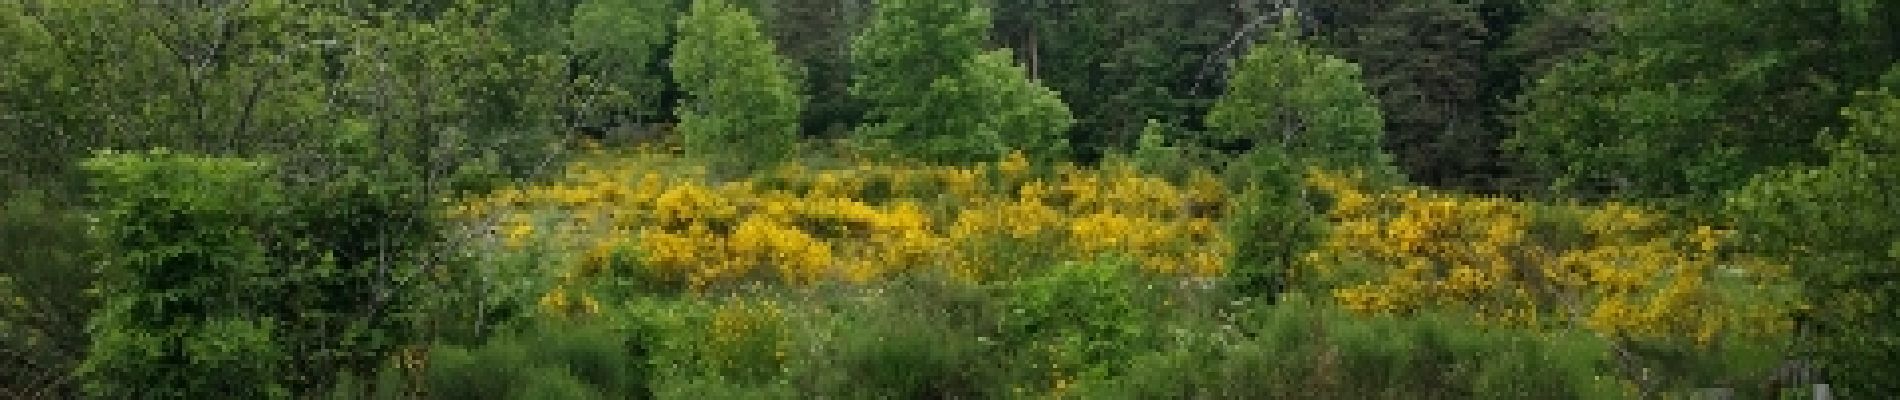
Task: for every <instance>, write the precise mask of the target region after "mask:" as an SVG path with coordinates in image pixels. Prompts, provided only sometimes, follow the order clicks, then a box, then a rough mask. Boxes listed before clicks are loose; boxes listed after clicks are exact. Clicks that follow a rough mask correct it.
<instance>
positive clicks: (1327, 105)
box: [1207, 30, 1392, 175]
mask: <svg viewBox="0 0 1900 400" xmlns="http://www.w3.org/2000/svg"><path fill="white" fill-rule="evenodd" d="M1207 125H1208V126H1209V127H1212V128H1214V129H1215V130H1216V131H1217V132H1220V133H1222V134H1224V135H1226V136H1227V137H1228V138H1230V139H1235V140H1245V141H1250V142H1252V143H1253V145H1254V147H1255V148H1276V149H1280V150H1281V151H1284V152H1285V153H1286V154H1287V155H1288V156H1289V157H1290V158H1291V159H1292V161H1293V162H1294V163H1296V164H1306V165H1311V166H1317V167H1322V168H1329V169H1335V170H1348V169H1358V170H1366V171H1368V172H1371V173H1377V174H1384V175H1390V174H1391V173H1392V172H1391V169H1392V167H1391V161H1390V157H1389V156H1387V155H1386V154H1385V152H1384V149H1382V148H1381V146H1380V145H1379V143H1380V141H1381V133H1382V132H1383V128H1384V124H1383V120H1382V119H1381V117H1380V114H1379V107H1378V103H1377V101H1376V100H1374V99H1373V98H1372V95H1371V94H1368V93H1367V92H1366V89H1365V85H1364V84H1363V83H1361V82H1360V80H1359V67H1358V66H1356V65H1354V64H1352V63H1351V62H1348V61H1346V60H1343V59H1340V58H1338V57H1334V56H1330V55H1326V54H1322V53H1320V52H1318V51H1316V50H1314V49H1312V48H1311V47H1308V46H1307V45H1306V44H1304V43H1301V42H1300V41H1298V40H1297V39H1295V38H1294V37H1293V33H1292V32H1289V31H1286V30H1281V31H1277V33H1276V34H1275V35H1274V37H1273V38H1272V39H1270V40H1268V41H1267V42H1265V43H1262V44H1260V45H1257V46H1254V48H1253V49H1252V50H1251V51H1249V52H1248V53H1247V56H1246V57H1245V58H1243V59H1242V60H1241V61H1240V65H1239V66H1237V67H1236V68H1235V69H1234V74H1233V76H1232V77H1230V78H1229V79H1228V82H1227V94H1225V95H1222V96H1221V98H1220V100H1219V101H1217V102H1216V103H1214V107H1213V109H1212V110H1210V111H1208V114H1207Z"/></svg>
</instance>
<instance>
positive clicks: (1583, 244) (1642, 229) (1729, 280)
mask: <svg viewBox="0 0 1900 400" xmlns="http://www.w3.org/2000/svg"><path fill="white" fill-rule="evenodd" d="M1309 179H1311V180H1312V183H1313V185H1314V186H1316V187H1318V188H1319V189H1320V190H1322V191H1324V192H1326V194H1327V196H1329V197H1331V198H1333V199H1334V201H1333V204H1334V205H1333V207H1331V209H1330V210H1328V212H1327V217H1328V218H1329V219H1331V220H1333V221H1336V222H1335V226H1334V228H1333V229H1332V231H1331V232H1329V233H1328V234H1327V235H1326V237H1325V239H1324V240H1323V242H1322V243H1321V245H1320V246H1319V248H1318V249H1316V250H1315V251H1314V252H1312V253H1310V254H1308V255H1307V258H1308V261H1309V262H1312V263H1313V264H1311V265H1312V268H1314V269H1313V270H1311V271H1310V272H1308V273H1310V274H1312V275H1311V276H1310V277H1309V278H1308V279H1312V280H1315V281H1317V282H1332V283H1334V284H1338V285H1341V286H1339V287H1337V288H1336V289H1335V290H1334V291H1333V292H1332V294H1333V296H1334V298H1336V299H1337V300H1338V301H1339V302H1340V304H1342V305H1344V306H1345V307H1346V308H1347V309H1350V310H1354V311H1357V312H1364V313H1372V314H1401V315H1402V314H1409V313H1412V312H1417V311H1420V310H1433V309H1439V310H1456V311H1457V312H1465V313H1469V314H1470V315H1473V316H1475V317H1477V318H1478V319H1480V320H1485V321H1492V322H1496V323H1502V324H1504V325H1513V326H1529V327H1540V326H1570V327H1578V328H1588V329H1591V330H1594V331H1596V332H1599V333H1601V334H1604V335H1609V336H1615V337H1632V338H1639V339H1668V340H1693V342H1694V343H1699V344H1703V345H1707V344H1710V343H1713V341H1715V340H1716V339H1718V338H1723V337H1726V336H1728V335H1739V336H1743V337H1774V336H1775V335H1783V334H1786V333H1787V332H1788V330H1789V328H1790V326H1789V323H1790V321H1789V320H1788V317H1787V313H1788V312H1789V311H1790V309H1789V307H1788V306H1789V304H1788V303H1787V301H1788V300H1790V299H1787V298H1786V296H1778V295H1777V294H1778V292H1782V291H1785V290H1781V289H1779V288H1783V287H1785V286H1786V283H1787V282H1786V280H1785V278H1784V277H1785V272H1784V271H1783V269H1784V268H1783V267H1782V266H1780V265H1777V264H1775V263H1772V262H1768V261H1767V260H1762V259H1759V258H1758V257H1753V256H1751V255H1748V254H1745V253H1739V252H1736V251H1734V247H1733V246H1734V241H1733V238H1732V236H1733V233H1732V232H1731V231H1725V230H1718V229H1715V228H1712V227H1708V226H1697V227H1694V228H1693V229H1677V228H1674V227H1673V226H1672V224H1670V222H1669V221H1667V220H1666V219H1665V217H1664V216H1663V215H1662V214H1661V213H1659V212H1657V211H1654V210H1649V209H1644V208H1640V207H1637V206H1631V205H1626V204H1619V203H1607V204H1603V205H1600V206H1560V205H1540V204H1536V203H1526V202H1519V201H1512V200H1508V199H1504V198H1498V197H1466V196H1458V195H1450V194H1442V193H1435V192H1431V191H1426V190H1419V189H1408V188H1399V189H1396V190H1393V191H1390V192H1383V193H1381V192H1371V191H1368V190H1367V189H1365V188H1364V187H1361V186H1359V184H1358V183H1356V182H1355V181H1353V180H1352V179H1351V178H1349V177H1347V176H1341V175H1338V174H1332V173H1325V172H1313V173H1311V174H1310V175H1309Z"/></svg>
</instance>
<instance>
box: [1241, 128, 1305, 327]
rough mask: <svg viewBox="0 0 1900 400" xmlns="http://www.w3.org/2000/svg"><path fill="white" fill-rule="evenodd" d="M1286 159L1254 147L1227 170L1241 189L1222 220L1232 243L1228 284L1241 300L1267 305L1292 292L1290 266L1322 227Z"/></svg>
mask: <svg viewBox="0 0 1900 400" xmlns="http://www.w3.org/2000/svg"><path fill="white" fill-rule="evenodd" d="M1288 158H1289V157H1288V156H1287V155H1286V153H1285V152H1284V151H1282V150H1280V149H1277V148H1265V149H1256V150H1254V151H1252V152H1250V153H1248V154H1247V155H1246V156H1244V158H1243V159H1242V160H1240V162H1239V163H1237V164H1238V165H1233V166H1229V167H1228V169H1229V170H1230V171H1233V172H1230V175H1238V176H1239V178H1238V179H1237V180H1238V181H1240V182H1243V183H1238V184H1239V185H1245V186H1243V188H1242V189H1241V191H1240V194H1238V195H1236V196H1234V199H1233V200H1232V204H1231V205H1229V207H1230V208H1231V209H1232V210H1233V211H1232V212H1230V215H1229V216H1228V217H1227V221H1226V225H1227V226H1226V231H1227V235H1228V237H1230V238H1232V239H1231V240H1230V241H1231V242H1232V243H1233V253H1232V255H1231V256H1230V257H1228V259H1227V271H1228V278H1227V283H1228V285H1229V286H1230V288H1231V289H1232V290H1234V291H1235V292H1236V293H1237V294H1239V295H1241V296H1245V297H1258V298H1264V299H1267V300H1268V301H1269V302H1271V301H1272V300H1274V299H1275V298H1276V297H1277V296H1279V295H1280V294H1281V293H1283V292H1286V291H1288V290H1290V289H1292V284H1293V274H1294V270H1295V269H1296V264H1295V263H1296V262H1298V261H1299V259H1300V255H1302V254H1305V253H1306V252H1307V251H1310V250H1312V248H1313V247H1314V246H1315V245H1317V244H1318V242H1319V239H1320V234H1321V233H1322V232H1323V229H1324V228H1325V226H1324V225H1323V222H1324V221H1322V219H1321V215H1320V209H1319V208H1318V206H1317V205H1315V204H1314V203H1315V200H1316V199H1313V198H1312V197H1313V196H1311V195H1309V193H1310V192H1311V190H1310V189H1309V188H1307V187H1306V186H1305V183H1304V182H1301V181H1300V179H1299V175H1298V173H1297V172H1296V169H1295V168H1296V167H1295V166H1293V165H1291V163H1292V162H1293V161H1292V160H1289V159H1288Z"/></svg>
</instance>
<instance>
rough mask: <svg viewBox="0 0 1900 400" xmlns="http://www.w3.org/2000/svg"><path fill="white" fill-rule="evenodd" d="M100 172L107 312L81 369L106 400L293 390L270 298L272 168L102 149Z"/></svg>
mask: <svg viewBox="0 0 1900 400" xmlns="http://www.w3.org/2000/svg"><path fill="white" fill-rule="evenodd" d="M86 166H87V168H88V169H90V170H92V171H95V173H96V175H97V178H96V182H97V183H96V187H97V194H96V200H95V201H96V202H97V203H98V204H99V205H100V207H101V209H102V210H105V211H104V212H102V213H100V214H99V215H97V216H95V218H97V220H98V223H97V225H96V226H95V230H96V232H98V233H97V235H98V236H97V239H98V240H99V241H100V242H101V243H102V250H103V251H104V252H105V253H106V254H109V255H110V256H109V257H105V258H104V259H103V260H101V261H102V264H101V267H100V269H101V271H102V274H101V276H100V280H99V287H98V288H99V291H100V292H101V293H105V294H107V296H106V297H105V298H104V299H103V300H104V305H103V310H101V311H99V312H98V313H97V314H96V315H95V316H94V317H93V319H92V323H91V324H92V325H91V327H90V328H89V331H90V332H92V339H93V340H92V348H91V351H90V352H89V353H88V355H87V357H86V360H85V362H84V364H83V365H82V366H81V373H82V374H83V376H85V377H86V378H87V384H86V391H87V392H88V393H89V394H91V395H93V396H97V397H105V398H141V397H142V398H172V397H220V396H239V397H259V396H269V397H286V396H288V395H289V394H290V392H289V391H288V387H287V385H286V382H284V381H283V380H282V376H280V375H278V373H279V372H280V371H279V370H280V369H281V368H282V366H281V365H280V363H281V362H282V361H283V358H282V357H283V353H282V349H281V348H279V346H278V344H277V343H276V338H275V337H274V335H272V331H273V328H274V327H273V326H272V325H273V322H272V321H271V320H269V319H266V318H262V316H261V315H257V313H256V312H254V310H252V309H250V305H252V304H256V303H258V302H261V301H264V300H266V297H267V296H270V295H271V291H270V290H268V289H269V288H268V287H267V286H266V285H268V282H271V281H273V280H272V279H267V278H268V277H269V273H270V272H272V271H271V269H272V267H273V265H271V262H270V261H271V260H270V259H269V257H268V252H269V249H268V248H267V247H268V244H267V243H265V242H264V241H262V240H259V239H260V238H262V237H265V236H267V235H269V234H270V233H269V229H270V222H271V221H269V219H268V217H269V215H270V213H269V211H270V208H269V206H270V205H274V204H281V202H282V201H283V197H282V196H283V193H282V188H281V186H276V185H271V184H270V182H271V180H270V177H269V175H268V166H266V165H264V164H262V163H259V162H254V161H247V160H241V159H221V158H204V157H191V156H177V155H172V154H169V153H166V152H154V153H152V154H150V155H138V154H130V155H112V154H104V155H102V156H100V157H98V158H94V159H92V160H91V161H88V163H87V165H86Z"/></svg>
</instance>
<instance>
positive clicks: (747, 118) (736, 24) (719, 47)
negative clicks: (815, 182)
mask: <svg viewBox="0 0 1900 400" xmlns="http://www.w3.org/2000/svg"><path fill="white" fill-rule="evenodd" d="M679 32H680V38H679V43H677V44H675V45H674V47H673V61H672V62H673V79H674V80H675V81H677V82H678V83H679V86H680V89H681V90H682V91H684V92H686V95H687V99H686V100H685V102H683V103H682V104H681V105H680V110H679V115H680V125H679V130H680V132H681V134H682V135H683V137H684V139H685V147H686V151H687V152H688V153H692V154H695V155H701V156H708V157H712V158H714V159H715V161H716V162H718V163H721V164H726V166H731V167H759V166H770V165H771V164H773V163H777V162H779V161H782V160H785V159H786V158H787V157H788V156H789V155H790V154H791V153H792V150H793V149H794V148H796V146H797V139H798V116H799V111H800V109H801V108H802V107H803V106H804V99H803V98H800V97H799V96H798V94H797V93H796V90H797V86H796V85H795V84H794V83H793V82H792V81H791V79H790V78H789V77H788V76H789V71H788V69H789V64H787V63H786V61H785V60H784V59H783V58H782V57H780V56H779V55H777V54H775V53H774V52H773V51H774V48H773V45H772V42H771V40H769V39H767V38H766V37H765V35H764V34H763V33H761V31H760V28H759V20H758V19H756V18H754V17H752V15H751V14H750V13H748V12H746V11H745V10H744V9H741V8H739V7H736V6H734V5H732V4H731V3H728V2H726V1H725V0H698V1H694V2H693V6H692V9H691V10H690V11H688V12H687V14H686V16H685V17H684V18H681V19H680V21H679Z"/></svg>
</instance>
